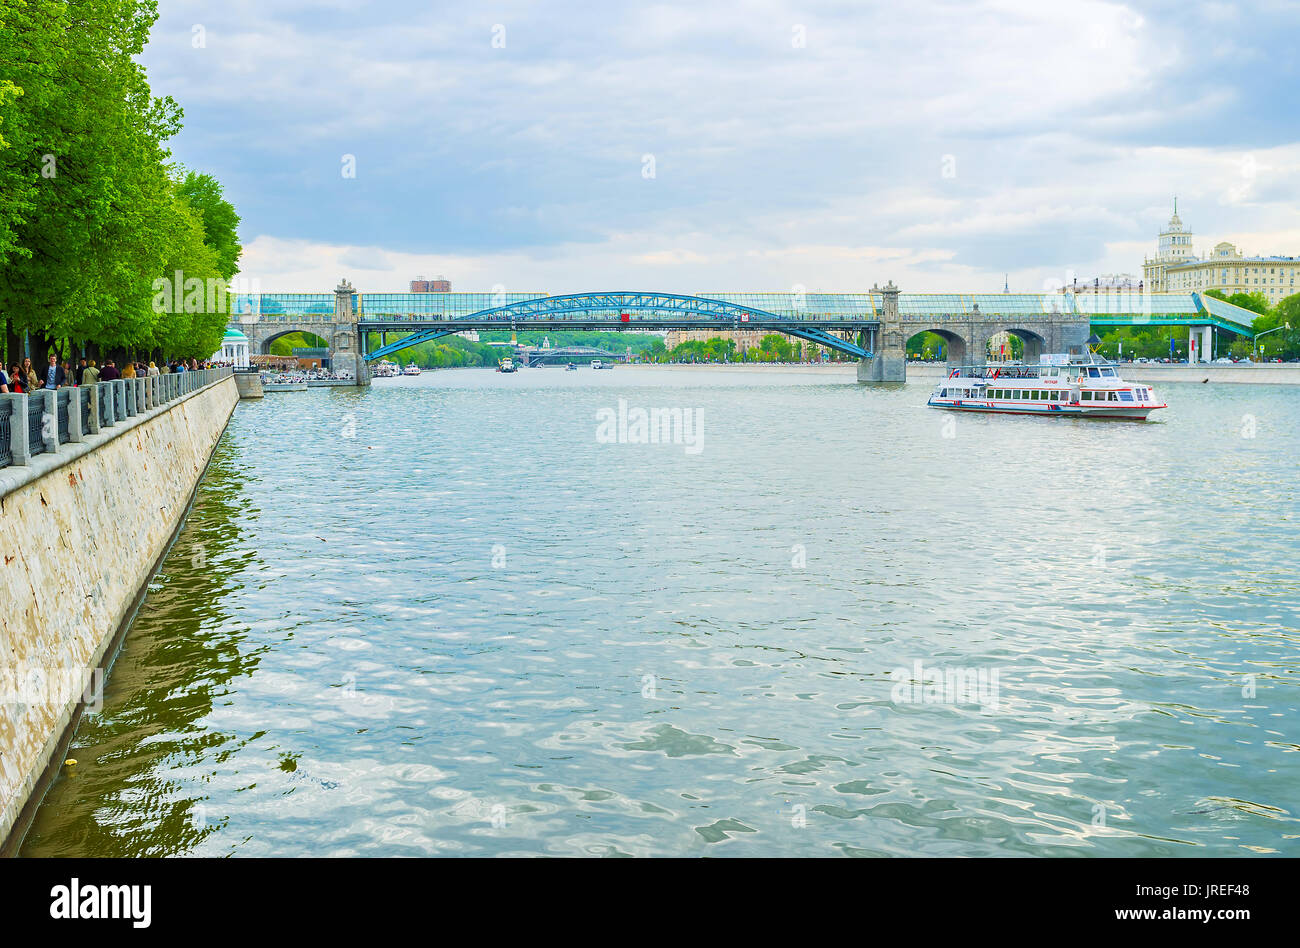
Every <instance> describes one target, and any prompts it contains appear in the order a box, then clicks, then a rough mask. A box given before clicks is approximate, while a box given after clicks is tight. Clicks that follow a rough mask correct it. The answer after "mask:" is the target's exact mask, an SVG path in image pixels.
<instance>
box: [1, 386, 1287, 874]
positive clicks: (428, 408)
mask: <svg viewBox="0 0 1300 948" xmlns="http://www.w3.org/2000/svg"><path fill="white" fill-rule="evenodd" d="M927 388H928V385H927V384H926V383H924V382H918V383H916V384H912V385H908V386H903V387H895V388H890V389H869V388H866V387H859V386H857V385H855V384H853V383H852V382H850V381H848V379H847V378H845V377H837V376H828V375H800V374H794V373H790V374H785V373H779V372H774V371H772V370H766V369H754V370H747V369H726V370H716V371H710V370H663V369H644V370H638V369H629V368H619V369H616V370H615V371H613V372H601V373H593V372H591V371H589V370H587V371H580V372H577V373H564V372H562V371H560V370H557V369H540V370H528V371H524V372H521V373H518V374H517V375H514V376H503V375H499V374H496V373H491V372H486V371H476V370H464V371H446V372H438V373H426V374H425V375H423V376H421V377H419V378H418V379H396V380H384V381H382V382H380V383H377V384H376V385H375V386H374V388H373V389H371V390H369V391H355V390H342V389H339V390H315V391H311V392H307V393H289V394H282V395H274V396H268V397H267V398H266V399H265V400H264V401H263V402H260V403H251V402H250V403H243V404H241V405H240V407H239V409H238V411H237V412H236V415H235V418H234V420H233V421H232V423H231V427H230V429H229V430H228V432H227V434H226V436H225V438H224V440H223V442H222V444H221V447H220V449H219V451H218V454H217V456H216V458H215V459H214V461H213V464H212V467H211V469H210V471H209V473H208V477H207V480H206V481H205V482H204V484H203V486H202V488H201V489H200V492H199V496H198V500H197V502H196V504H195V507H194V510H193V512H192V513H191V516H190V519H189V522H188V523H187V525H186V527H185V529H184V530H183V531H182V534H181V536H180V538H179V540H178V542H177V544H176V547H175V548H174V549H173V550H172V553H171V555H170V556H169V557H168V559H167V561H166V563H165V565H164V567H163V575H162V576H161V577H159V579H158V580H157V582H156V584H155V588H154V589H153V591H152V592H151V593H150V595H149V597H148V599H147V600H146V603H145V605H144V606H143V608H142V609H141V613H140V615H139V617H138V618H137V619H136V621H135V624H134V625H133V627H132V629H131V632H130V634H129V636H128V638H127V641H126V644H125V647H124V649H123V651H122V654H121V655H120V656H119V658H118V660H117V663H116V665H115V666H114V669H113V672H112V674H111V676H110V678H109V681H108V687H107V693H106V695H105V708H104V710H103V712H102V713H100V714H98V715H94V716H91V717H87V718H86V719H85V721H83V723H82V725H81V727H80V729H79V731H78V733H77V737H76V740H75V744H74V748H75V749H74V751H73V756H75V757H77V759H78V760H79V761H80V763H79V765H78V767H77V773H76V775H75V776H73V777H61V778H60V779H59V781H58V782H57V783H56V784H55V786H54V787H53V788H52V789H51V791H50V794H49V795H48V797H47V798H46V802H45V804H44V806H43V807H42V808H41V810H40V811H39V813H38V815H37V819H36V822H35V824H34V826H33V828H32V830H31V832H30V833H29V835H28V837H27V840H26V843H25V845H24V848H23V852H24V854H27V855H74V854H76V855H135V854H149V855H168V854H178V853H192V854H198V855H222V854H229V853H234V854H244V855H271V854H276V855H300V854H310V853H324V854H331V855H354V854H357V855H381V854H446V855H484V854H491V855H496V854H516V853H517V854H527V853H532V854H542V853H545V854H569V855H580V854H593V855H619V854H630V855H654V854H683V855H705V854H707V855H726V854H737V855H746V854H757V855H812V854H838V853H843V854H846V855H907V854H923V855H959V854H961V855H1019V854H1033V855H1059V854H1065V853H1070V854H1094V855H1120V856H1127V855H1220V854H1240V855H1245V854H1251V853H1266V854H1267V853H1283V854H1290V855H1297V854H1300V845H1298V844H1297V834H1298V833H1300V822H1297V813H1296V807H1295V804H1294V796H1295V794H1294V775H1295V772H1296V769H1295V763H1294V762H1295V761H1296V759H1297V758H1295V757H1294V756H1291V755H1294V754H1295V753H1296V751H1297V750H1298V749H1300V728H1298V727H1297V725H1298V724H1300V713H1298V711H1297V692H1296V671H1297V644H1298V639H1300V634H1298V633H1297V631H1296V630H1297V628H1300V625H1298V623H1297V612H1298V611H1300V610H1298V608H1297V606H1298V604H1300V582H1298V580H1297V576H1296V571H1295V569H1294V566H1293V560H1294V536H1295V520H1296V516H1297V501H1296V493H1295V487H1294V484H1295V461H1294V459H1295V457H1296V456H1297V451H1298V449H1300V435H1298V434H1297V432H1300V424H1298V422H1300V408H1298V407H1297V406H1298V405H1300V399H1298V395H1300V393H1297V392H1296V391H1295V390H1288V389H1284V388H1272V387H1255V386H1205V385H1200V386H1168V387H1167V393H1166V394H1167V396H1168V401H1169V402H1170V405H1171V408H1170V410H1169V411H1168V412H1166V413H1165V415H1164V417H1163V418H1161V419H1160V421H1159V422H1158V423H1152V424H1146V425H1137V424H1106V423H1098V422H1084V421H1076V420H1055V419H1033V418H1023V419H1022V418H1005V417H1003V418H999V417H985V418H979V417H968V416H960V417H957V418H955V419H951V418H950V416H946V415H943V414H941V413H938V412H933V411H930V410H928V409H925V408H924V407H922V406H923V403H924V398H925V391H926V389H927ZM620 398H621V399H623V400H625V402H626V403H627V405H628V406H630V407H631V408H638V407H639V408H644V409H646V410H647V411H649V410H651V409H655V408H662V409H688V408H689V409H691V410H692V411H693V412H694V414H695V416H696V417H697V418H698V419H700V424H701V435H702V440H701V450H700V451H699V453H698V454H695V453H689V452H687V451H685V450H683V448H682V447H681V446H680V445H679V444H671V443H670V444H638V443H635V438H621V439H615V443H606V442H608V441H609V440H610V439H608V438H604V439H598V438H597V417H598V412H600V411H601V410H602V409H606V410H610V409H613V410H615V411H617V410H618V406H619V399H620ZM1246 416H1250V417H1251V418H1252V419H1253V420H1254V426H1253V431H1254V437H1243V436H1242V434H1243V431H1244V430H1246V429H1247V427H1248V426H1243V421H1242V420H1243V418H1244V417H1246ZM931 675H937V676H938V677H937V678H936V679H934V680H935V681H938V682H939V683H940V684H939V685H934V684H933V682H932V681H929V679H928V677H927V676H931ZM965 675H969V676H971V677H970V678H969V682H968V683H969V684H971V686H972V688H976V690H974V691H969V690H968V691H966V692H963V691H962V683H963V680H964V679H963V677H962V676H965ZM980 675H983V677H982V678H981V677H979V676H980ZM912 678H918V681H917V682H915V683H913V682H912V681H911V679H912ZM927 682H929V683H928V684H927ZM954 682H955V683H956V685H955V690H954ZM981 683H982V684H981ZM981 689H982V690H981Z"/></svg>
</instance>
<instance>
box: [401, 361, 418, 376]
mask: <svg viewBox="0 0 1300 948" xmlns="http://www.w3.org/2000/svg"><path fill="white" fill-rule="evenodd" d="M402 374H403V375H419V374H420V367H419V366H418V365H416V364H415V363H414V362H412V363H410V364H409V365H408V366H407V367H406V368H404V369H402Z"/></svg>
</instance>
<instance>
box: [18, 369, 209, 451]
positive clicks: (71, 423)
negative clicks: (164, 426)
mask: <svg viewBox="0 0 1300 948" xmlns="http://www.w3.org/2000/svg"><path fill="white" fill-rule="evenodd" d="M231 371H232V370H231V369H230V367H229V366H225V367H223V368H219V369H198V370H196V371H193V372H174V373H168V374H166V375H148V376H139V377H137V378H133V379H117V380H115V381H112V382H99V383H97V384H94V385H78V386H65V387H63V388H60V389H40V390H38V391H35V392H32V393H31V394H29V395H13V394H9V395H0V468H4V467H26V466H28V465H30V464H31V463H32V458H33V457H36V456H38V455H41V454H57V453H58V450H59V445H61V444H68V443H73V444H78V443H80V442H81V441H82V440H83V439H84V438H85V437H86V435H92V434H99V432H100V431H101V430H102V429H107V428H112V427H114V426H115V425H118V424H121V423H122V422H124V421H125V420H126V419H127V418H130V417H132V416H134V415H142V414H144V413H145V412H147V411H152V410H153V409H155V408H161V407H162V406H164V405H167V404H169V403H170V402H174V401H177V400H178V399H181V398H184V397H185V396H186V395H189V394H190V393H191V392H196V391H198V390H199V389H201V388H204V387H205V386H207V385H211V384H212V383H213V382H218V381H220V380H221V379H224V378H227V377H228V376H229V375H230V374H231Z"/></svg>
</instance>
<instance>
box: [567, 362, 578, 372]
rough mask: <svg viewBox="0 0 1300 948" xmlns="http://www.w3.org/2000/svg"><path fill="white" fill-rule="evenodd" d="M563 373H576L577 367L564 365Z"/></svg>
mask: <svg viewBox="0 0 1300 948" xmlns="http://www.w3.org/2000/svg"><path fill="white" fill-rule="evenodd" d="M564 371H566V372H577V371H578V367H577V365H575V364H574V363H572V362H570V363H569V364H568V365H566V366H565V367H564Z"/></svg>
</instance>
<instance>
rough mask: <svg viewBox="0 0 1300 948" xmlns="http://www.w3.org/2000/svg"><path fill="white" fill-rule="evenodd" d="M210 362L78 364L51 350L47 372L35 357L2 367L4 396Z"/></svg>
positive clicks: (180, 369)
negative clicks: (33, 360)
mask: <svg viewBox="0 0 1300 948" xmlns="http://www.w3.org/2000/svg"><path fill="white" fill-rule="evenodd" d="M206 367H207V363H204V365H203V366H200V365H199V360H198V359H190V361H189V362H185V361H184V360H183V359H173V360H172V361H171V362H164V363H163V364H162V365H161V366H159V365H155V364H154V363H153V362H149V363H144V362H129V361H128V362H123V363H122V367H121V368H120V369H119V368H118V367H117V362H116V361H115V360H113V359H105V360H104V364H103V366H100V365H99V363H98V362H97V361H96V360H95V359H85V358H83V359H81V360H80V361H79V362H78V363H77V364H76V365H73V364H72V362H71V361H70V360H68V359H64V360H63V362H62V363H60V362H59V360H58V357H57V356H56V355H55V354H54V353H53V352H51V353H50V357H49V364H48V365H47V366H46V367H45V370H44V371H41V370H39V369H37V368H36V367H35V366H34V365H32V360H31V359H23V361H22V362H21V363H19V362H15V363H13V364H12V365H10V366H9V371H7V372H6V371H5V370H4V368H3V367H0V395H5V394H9V393H11V392H12V393H14V394H18V395H21V394H28V393H31V392H36V391H40V390H42V389H47V388H49V389H59V388H63V387H64V386H65V385H94V384H95V383H96V382H112V381H115V380H116V379H134V378H143V377H145V376H150V375H168V374H170V373H173V372H197V371H198V370H199V369H200V368H206Z"/></svg>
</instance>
